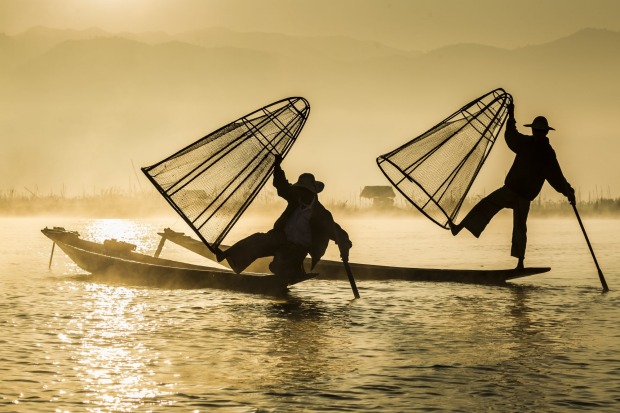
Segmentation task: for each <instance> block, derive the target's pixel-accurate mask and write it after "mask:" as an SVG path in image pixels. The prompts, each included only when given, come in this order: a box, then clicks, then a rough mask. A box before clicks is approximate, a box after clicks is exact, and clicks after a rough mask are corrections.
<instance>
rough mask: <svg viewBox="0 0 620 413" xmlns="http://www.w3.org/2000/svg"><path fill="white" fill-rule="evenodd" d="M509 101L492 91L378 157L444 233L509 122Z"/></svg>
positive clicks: (403, 191) (400, 187) (387, 173)
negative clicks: (507, 120) (501, 131)
mask: <svg viewBox="0 0 620 413" xmlns="http://www.w3.org/2000/svg"><path fill="white" fill-rule="evenodd" d="M511 102H512V96H510V95H509V94H508V93H506V92H505V91H504V90H503V89H495V90H493V91H491V92H489V93H487V94H486V95H484V96H481V97H479V98H478V99H476V100H474V101H472V102H470V103H468V104H467V105H465V106H463V107H462V108H461V109H459V110H458V111H456V112H455V113H453V114H452V115H450V116H449V117H448V118H446V119H445V120H443V121H442V122H440V123H439V124H437V125H436V126H434V127H433V128H431V129H430V130H429V131H427V132H425V133H424V134H422V135H420V136H418V137H417V138H415V139H413V140H411V141H409V142H407V143H406V144H404V145H402V146H400V147H399V148H396V149H394V150H393V151H392V152H389V153H387V154H385V155H381V156H379V157H378V158H377V165H378V166H379V168H380V169H381V171H382V172H383V174H384V175H385V176H386V178H387V179H388V180H389V181H390V182H391V183H392V185H394V187H395V188H396V189H397V190H398V191H399V192H400V193H401V194H402V195H404V196H405V198H407V200H409V202H411V203H412V204H413V205H414V206H415V207H416V208H418V209H419V210H420V211H421V212H422V213H423V214H424V215H426V216H427V217H428V218H430V219H431V220H432V221H433V222H435V223H436V224H437V225H439V226H441V227H443V228H446V229H447V228H448V227H449V226H448V223H449V222H450V221H453V220H454V219H455V218H456V216H457V214H458V212H459V209H460V208H461V205H462V204H463V201H464V200H465V197H466V196H467V192H468V191H469V189H470V187H471V185H472V183H473V182H474V179H475V178H476V176H477V175H478V172H479V171H480V168H481V167H482V164H483V163H484V161H485V160H486V158H487V156H488V155H489V153H490V151H491V148H492V147H493V144H494V143H495V140H496V138H497V136H498V135H499V132H500V130H501V128H502V126H503V125H504V123H505V121H506V119H507V117H508V104H509V103H511Z"/></svg>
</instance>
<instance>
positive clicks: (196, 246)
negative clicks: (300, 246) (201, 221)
mask: <svg viewBox="0 0 620 413" xmlns="http://www.w3.org/2000/svg"><path fill="white" fill-rule="evenodd" d="M159 235H160V236H161V237H162V238H161V241H160V244H159V246H158V248H157V253H156V255H158V254H159V253H160V252H161V250H162V248H163V245H164V242H165V241H166V240H169V241H172V242H173V243H175V244H177V245H180V246H182V247H183V248H186V249H189V250H190V251H193V252H195V253H197V254H199V255H201V256H203V257H205V258H208V259H210V260H212V261H215V256H214V254H213V253H212V252H211V251H210V250H209V249H208V248H207V247H206V246H205V245H204V244H203V243H202V242H200V241H198V240H196V239H194V238H191V237H189V236H187V235H185V234H183V233H181V232H176V231H173V230H171V229H169V228H166V229H164V231H163V232H160V233H159ZM220 248H222V249H226V248H227V247H226V246H224V245H220ZM270 261H271V260H270V259H269V258H261V259H258V260H256V261H255V262H254V263H253V264H252V265H251V266H250V267H248V271H254V272H259V273H268V272H269V267H268V266H269V262H270ZM220 264H222V265H227V262H226V261H222V262H221V263H220ZM305 266H306V268H309V267H310V261H309V259H306V263H305ZM349 266H350V268H351V270H352V272H353V275H354V276H355V279H356V280H379V281H386V280H407V281H432V282H460V283H475V284H493V285H505V284H506V281H508V280H512V279H515V278H521V277H526V276H529V275H534V274H541V273H544V272H547V271H549V270H551V268H549V267H531V268H524V269H522V270H517V269H466V270H460V269H440V268H407V267H391V266H385V265H372V264H360V263H349ZM313 271H316V272H317V273H318V275H317V279H328V280H347V279H348V278H347V274H346V271H345V268H344V265H343V263H342V262H340V261H329V260H321V261H319V262H318V264H317V265H316V266H315V267H314V269H313Z"/></svg>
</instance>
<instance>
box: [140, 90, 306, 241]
mask: <svg viewBox="0 0 620 413" xmlns="http://www.w3.org/2000/svg"><path fill="white" fill-rule="evenodd" d="M309 113H310V105H309V103H308V101H306V100H305V99H304V98H301V97H292V98H288V99H283V100H280V101H277V102H275V103H272V104H271V105H269V106H265V107H263V108H261V109H259V110H257V111H255V112H252V113H250V114H249V115H246V116H244V117H242V118H240V119H238V120H236V121H234V122H231V123H229V124H228V125H226V126H224V127H222V128H220V129H218V130H217V131H215V132H212V133H210V134H209V135H207V136H205V137H203V138H202V139H200V140H198V141H196V142H195V143H193V144H191V145H189V146H188V147H186V148H184V149H182V150H180V151H179V152H177V153H175V154H174V155H172V156H170V157H168V158H166V159H164V160H163V161H161V162H158V163H156V164H155V165H152V166H148V167H145V168H142V171H143V172H144V173H145V174H146V176H147V177H148V178H149V180H150V181H151V183H152V184H153V185H155V187H156V188H157V189H158V190H159V192H160V193H161V195H162V196H163V197H164V198H165V199H166V200H167V201H168V202H169V203H170V205H172V207H173V208H174V209H175V210H176V211H177V212H178V213H179V215H181V217H183V219H184V220H185V222H187V224H188V225H190V226H191V227H192V229H193V230H194V231H195V232H196V234H197V235H198V237H199V238H200V239H201V240H202V241H203V242H204V243H205V244H206V245H207V246H208V247H209V248H210V249H211V250H212V251H213V252H215V250H217V249H218V247H219V245H220V243H221V242H222V240H223V239H224V237H225V236H226V234H228V232H229V231H230V229H231V228H232V227H233V226H234V224H235V223H236V222H237V220H238V219H239V217H240V216H241V215H242V214H243V212H244V211H245V210H246V209H247V207H248V206H249V205H250V203H251V202H252V201H253V200H254V198H255V197H256V195H257V194H258V192H259V191H260V189H261V188H262V187H263V186H264V185H265V183H266V182H267V180H268V179H269V177H270V176H271V174H272V172H273V168H274V161H275V159H276V157H275V156H274V155H279V156H280V157H281V158H284V157H285V156H286V154H287V153H288V151H289V150H290V148H291V146H292V145H293V143H294V142H295V140H296V139H297V136H298V135H299V133H300V132H301V129H302V128H303V126H304V124H305V122H306V119H307V118H308V115H309Z"/></svg>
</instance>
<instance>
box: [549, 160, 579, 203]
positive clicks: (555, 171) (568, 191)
mask: <svg viewBox="0 0 620 413" xmlns="http://www.w3.org/2000/svg"><path fill="white" fill-rule="evenodd" d="M547 182H549V185H551V186H552V187H553V189H555V190H556V191H558V192H559V193H561V194H562V195H564V196H565V197H567V198H568V200H569V201H570V203H575V190H574V189H573V187H572V186H571V185H570V184H569V183H568V181H567V180H566V178H565V177H564V174H563V173H562V169H561V168H560V164H559V162H558V159H557V158H556V156H555V152H554V153H553V158H552V159H551V161H550V163H549V172H548V174H547Z"/></svg>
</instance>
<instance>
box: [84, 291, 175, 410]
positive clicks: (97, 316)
mask: <svg viewBox="0 0 620 413" xmlns="http://www.w3.org/2000/svg"><path fill="white" fill-rule="evenodd" d="M85 293H86V296H85V297H84V301H83V304H82V306H83V307H82V308H83V310H82V314H81V316H80V317H77V318H76V319H75V325H74V326H73V327H74V328H76V329H78V330H81V332H82V334H81V336H82V339H81V343H80V344H81V345H80V348H79V350H78V354H77V355H76V356H75V357H76V358H77V360H76V361H77V367H76V370H78V371H77V376H78V377H79V379H80V380H81V381H82V382H83V385H84V392H85V393H86V394H87V396H88V400H87V401H85V403H88V404H90V405H93V406H92V407H90V408H89V410H90V411H100V409H101V408H102V407H104V408H106V409H110V410H112V411H120V412H123V411H133V410H134V409H135V408H136V407H138V406H141V405H144V404H146V403H148V404H153V403H155V404H157V400H158V399H159V398H160V397H161V396H164V395H167V394H170V393H169V392H168V391H162V389H161V388H159V386H158V384H157V382H156V381H155V380H154V379H153V376H154V372H153V368H154V367H155V366H156V365H157V364H158V362H159V360H158V354H157V353H156V352H155V353H154V352H153V351H152V350H151V349H149V348H146V347H145V346H144V345H143V344H142V343H141V341H140V339H139V337H140V335H142V334H144V333H146V332H148V329H149V328H150V327H151V326H150V324H149V322H147V321H146V320H145V315H144V311H145V307H146V304H145V303H144V302H143V301H141V297H140V296H139V292H138V291H137V290H132V289H128V288H124V287H110V286H104V285H95V284H89V285H87V286H86V288H85ZM145 330H146V331H145Z"/></svg>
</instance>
